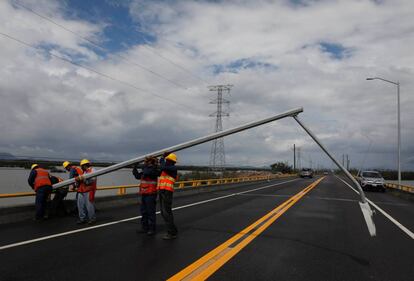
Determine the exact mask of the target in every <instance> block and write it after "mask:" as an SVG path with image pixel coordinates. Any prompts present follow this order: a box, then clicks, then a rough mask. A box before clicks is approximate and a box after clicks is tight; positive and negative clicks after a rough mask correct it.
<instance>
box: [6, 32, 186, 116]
mask: <svg viewBox="0 0 414 281" xmlns="http://www.w3.org/2000/svg"><path fill="white" fill-rule="evenodd" d="M0 35H2V36H4V37H6V38H8V39H11V40H13V41H15V42H18V43H20V44H22V45H24V46H27V47H30V48H32V49H35V50H36V51H38V52H45V50H43V49H40V48H38V47H36V46H33V45H31V44H29V43H26V42H24V41H22V40H20V39H18V38H15V37H13V36H11V35H8V34H6V33H3V32H0ZM46 52H47V53H48V54H49V55H50V56H52V57H55V58H58V59H60V60H62V61H65V62H67V63H70V64H72V65H76V66H78V67H80V68H83V69H86V70H88V71H91V72H93V73H96V74H98V75H100V76H102V77H105V78H107V79H109V80H113V81H116V82H118V83H121V84H124V85H126V86H128V87H131V88H133V89H136V90H138V91H141V92H143V93H147V94H150V95H152V96H155V97H157V98H160V99H163V100H166V101H169V102H171V103H174V104H176V105H179V106H181V107H185V108H187V109H191V110H193V107H191V106H188V105H184V104H181V103H177V102H175V101H174V100H172V99H169V98H166V97H163V96H160V95H158V94H156V93H153V92H151V91H148V90H146V89H143V88H140V87H137V86H135V85H133V84H131V83H129V82H126V81H123V80H119V79H117V78H114V77H112V76H110V75H108V74H105V73H103V72H100V71H98V70H95V69H93V68H91V67H88V66H84V65H82V64H80V63H77V62H74V61H71V60H69V59H67V58H65V57H61V56H59V55H56V54H53V53H51V52H49V51H46Z"/></svg>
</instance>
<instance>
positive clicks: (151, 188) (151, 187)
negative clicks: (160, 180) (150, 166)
mask: <svg viewBox="0 0 414 281" xmlns="http://www.w3.org/2000/svg"><path fill="white" fill-rule="evenodd" d="M156 192H157V181H155V180H153V179H151V178H148V177H145V178H144V177H143V178H142V179H141V183H140V184H139V193H140V194H153V193H156Z"/></svg>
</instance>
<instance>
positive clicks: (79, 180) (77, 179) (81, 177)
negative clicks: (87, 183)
mask: <svg viewBox="0 0 414 281" xmlns="http://www.w3.org/2000/svg"><path fill="white" fill-rule="evenodd" d="M75 181H76V182H83V176H77V177H76V178H75Z"/></svg>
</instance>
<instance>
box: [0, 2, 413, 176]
mask: <svg viewBox="0 0 414 281" xmlns="http://www.w3.org/2000/svg"><path fill="white" fill-rule="evenodd" d="M413 15H414V2H413V1H411V0H376V1H374V0H346V1H345V0H344V1H340V0H279V1H265V0H263V1H244V0H233V1H231V0H229V1H141V0H124V1H122V0H118V1H115V0H106V1H104V0H89V1H84V0H70V1H69V0H66V1H52V0H4V1H0V17H1V19H2V25H1V26H0V64H1V68H0V98H1V102H0V120H1V121H0V131H1V132H2V133H1V135H0V136H1V137H0V152H9V153H13V154H15V155H21V156H41V157H51V158H58V159H64V158H69V159H79V158H82V157H89V158H93V159H110V160H125V159H128V158H131V157H135V156H138V155H142V154H144V153H148V152H151V151H154V150H157V149H161V148H164V147H168V146H171V145H174V144H177V143H180V142H182V141H186V140H190V139H192V138H195V137H199V136H202V135H205V134H208V133H211V132H212V131H213V130H214V118H211V117H209V114H211V113H213V112H214V111H215V108H214V105H213V104H210V103H209V102H210V100H211V99H212V98H214V92H210V91H209V90H208V88H207V86H209V85H216V84H233V85H234V86H233V88H232V90H231V93H230V95H228V96H226V98H227V99H228V100H230V101H231V104H230V108H229V109H228V111H229V112H230V117H229V118H224V121H223V123H224V124H223V126H224V128H229V127H232V126H236V125H238V124H242V123H244V122H248V121H253V120H257V119H260V118H264V117H268V116H270V115H274V114H277V113H280V112H284V111H287V110H289V109H292V108H296V107H300V106H303V107H304V110H305V112H304V113H303V114H301V118H302V119H303V120H304V121H305V122H306V123H307V124H308V125H309V126H310V127H311V128H312V129H313V130H314V132H315V133H316V134H317V135H318V136H319V137H320V138H321V139H322V141H323V142H324V143H325V144H326V146H327V147H328V148H329V149H330V150H331V151H332V152H333V153H334V154H335V155H336V156H337V157H338V158H342V154H349V157H350V159H351V166H353V167H360V166H361V165H362V163H364V166H365V167H366V168H368V167H370V168H395V167H396V159H397V157H396V155H397V154H396V144H397V138H396V137H397V131H396V124H397V110H396V108H397V102H396V101H397V100H396V86H395V85H392V84H389V83H385V82H382V81H379V80H376V81H366V78H367V77H372V76H378V77H383V78H386V79H389V80H393V81H400V83H401V112H402V120H401V122H402V145H403V148H402V155H403V158H402V163H403V168H404V169H414V154H413V153H414V142H413V140H414V124H413V122H412V120H413V117H414V111H413V110H412V107H413V104H414V96H413V94H414V82H413V81H414V79H413V78H414V68H413V66H414V54H413V49H414V17H413ZM69 62H72V64H71V63H69ZM294 143H295V144H296V145H297V146H298V147H300V149H301V163H302V166H309V165H311V162H312V165H313V167H316V166H317V165H320V166H324V167H331V162H330V161H329V160H328V159H327V158H326V157H325V156H324V155H323V154H322V153H321V151H320V150H319V149H318V148H317V147H316V145H315V144H314V143H313V142H312V141H311V140H310V138H309V137H308V136H306V135H305V134H304V132H303V131H302V130H301V129H300V128H299V127H298V126H297V124H296V123H295V122H294V120H291V119H286V120H282V121H279V122H276V123H272V124H269V125H266V126H264V127H261V128H257V129H254V130H251V131H248V132H243V133H240V134H237V135H234V136H231V137H228V138H226V139H225V147H226V161H227V164H229V165H256V166H262V165H267V164H270V163H273V162H275V161H289V162H290V163H292V155H293V153H292V146H293V144H294ZM210 147H211V144H210V143H209V144H205V145H201V146H199V147H195V148H192V149H188V150H186V151H183V152H180V153H179V157H180V162H181V163H186V164H207V163H208V162H209V152H210Z"/></svg>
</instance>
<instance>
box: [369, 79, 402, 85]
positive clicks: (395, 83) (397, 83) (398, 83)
mask: <svg viewBox="0 0 414 281" xmlns="http://www.w3.org/2000/svg"><path fill="white" fill-rule="evenodd" d="M376 79H378V80H382V81H384V82H388V83H391V84H394V85H397V86H398V85H400V82H394V81H390V80H387V79H384V78H381V77H372V78H371V77H370V78H367V80H376Z"/></svg>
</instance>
